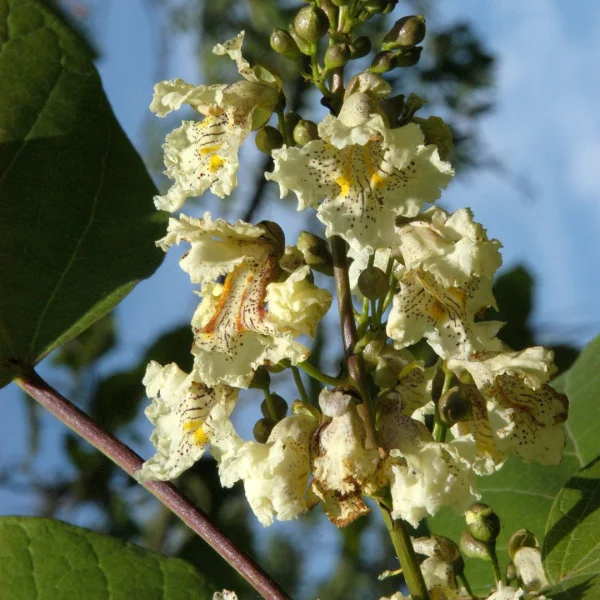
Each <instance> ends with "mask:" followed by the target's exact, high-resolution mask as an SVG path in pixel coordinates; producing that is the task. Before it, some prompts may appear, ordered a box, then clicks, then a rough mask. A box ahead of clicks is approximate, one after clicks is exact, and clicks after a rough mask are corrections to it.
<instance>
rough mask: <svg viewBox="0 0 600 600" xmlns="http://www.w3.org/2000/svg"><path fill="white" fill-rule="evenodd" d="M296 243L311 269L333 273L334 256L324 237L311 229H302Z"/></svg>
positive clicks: (325, 273) (326, 273)
mask: <svg viewBox="0 0 600 600" xmlns="http://www.w3.org/2000/svg"><path fill="white" fill-rule="evenodd" d="M296 245H297V246H298V250H300V252H302V255H303V256H304V261H305V262H306V264H307V265H308V266H309V267H310V268H311V269H314V270H315V271H319V273H323V274H324V275H330V276H331V275H333V258H332V257H331V252H330V250H329V244H328V243H327V242H326V241H325V240H324V239H323V238H321V237H319V236H318V235H315V234H314V233H310V232H309V231H301V232H300V235H299V236H298V243H297V244H296Z"/></svg>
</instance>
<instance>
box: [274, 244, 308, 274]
mask: <svg viewBox="0 0 600 600" xmlns="http://www.w3.org/2000/svg"><path fill="white" fill-rule="evenodd" d="M305 264H306V262H305V260H304V255H303V254H302V252H300V250H298V248H296V246H286V247H285V252H284V253H283V256H282V257H281V258H280V259H279V266H280V267H281V268H282V269H283V270H284V271H287V272H288V273H293V272H294V271H296V270H297V269H299V268H300V267H303V266H304V265H305Z"/></svg>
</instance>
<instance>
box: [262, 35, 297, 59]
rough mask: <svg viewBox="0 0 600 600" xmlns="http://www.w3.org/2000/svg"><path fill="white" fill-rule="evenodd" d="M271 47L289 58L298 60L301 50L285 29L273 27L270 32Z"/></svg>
mask: <svg viewBox="0 0 600 600" xmlns="http://www.w3.org/2000/svg"><path fill="white" fill-rule="evenodd" d="M270 42H271V48H273V50H275V52H277V54H281V55H282V56H285V57H286V58H289V59H290V60H300V58H301V54H302V53H301V52H300V48H298V44H296V42H295V41H294V38H293V37H292V36H291V35H290V34H289V32H287V31H286V30H285V29H274V30H273V33H272V34H271V40H270Z"/></svg>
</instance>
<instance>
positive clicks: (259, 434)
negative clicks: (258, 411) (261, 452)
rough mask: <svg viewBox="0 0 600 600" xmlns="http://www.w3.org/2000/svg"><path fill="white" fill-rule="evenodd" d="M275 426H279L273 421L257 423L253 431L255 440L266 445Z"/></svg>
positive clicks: (261, 420) (265, 420) (264, 420)
mask: <svg viewBox="0 0 600 600" xmlns="http://www.w3.org/2000/svg"><path fill="white" fill-rule="evenodd" d="M275 425H277V423H276V422H275V421H273V419H267V418H265V419H259V420H258V421H256V424H255V425H254V429H253V430H252V433H253V434H254V439H255V440H256V441H257V442H259V443H260V444H266V443H267V440H268V439H269V436H270V435H271V431H273V427H275Z"/></svg>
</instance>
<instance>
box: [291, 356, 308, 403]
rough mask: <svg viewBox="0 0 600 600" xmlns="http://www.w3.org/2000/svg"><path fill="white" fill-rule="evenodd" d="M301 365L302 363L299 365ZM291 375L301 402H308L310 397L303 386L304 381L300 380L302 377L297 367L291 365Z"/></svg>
mask: <svg viewBox="0 0 600 600" xmlns="http://www.w3.org/2000/svg"><path fill="white" fill-rule="evenodd" d="M300 366H302V365H300ZM291 369H292V375H293V376H294V381H295V382H296V387H297V388H298V393H299V394H300V398H301V400H302V402H306V404H310V398H309V397H308V394H307V393H306V388H305V387H304V382H303V381H302V377H301V376H300V371H299V370H298V367H291Z"/></svg>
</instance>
